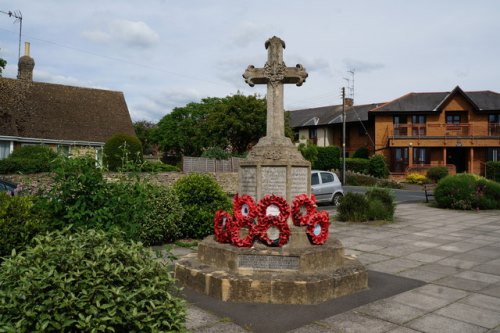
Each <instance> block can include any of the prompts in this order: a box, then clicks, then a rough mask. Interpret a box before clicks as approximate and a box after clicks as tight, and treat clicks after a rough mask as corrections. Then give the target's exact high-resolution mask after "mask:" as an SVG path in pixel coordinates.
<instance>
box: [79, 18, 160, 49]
mask: <svg viewBox="0 0 500 333" xmlns="http://www.w3.org/2000/svg"><path fill="white" fill-rule="evenodd" d="M82 36H83V37H84V38H86V39H88V40H90V41H92V42H95V43H109V42H112V41H117V42H119V43H122V44H126V45H128V46H134V47H151V46H154V45H155V44H157V43H158V41H159V40H160V36H159V34H158V33H157V32H156V31H154V30H153V29H151V28H150V27H149V26H148V25H147V24H146V23H144V22H142V21H129V20H114V21H111V22H110V23H109V24H108V25H107V26H106V27H104V28H103V29H100V30H99V29H97V30H85V31H83V32H82Z"/></svg>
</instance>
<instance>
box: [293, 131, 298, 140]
mask: <svg viewBox="0 0 500 333" xmlns="http://www.w3.org/2000/svg"><path fill="white" fill-rule="evenodd" d="M293 142H299V130H297V129H295V130H293Z"/></svg>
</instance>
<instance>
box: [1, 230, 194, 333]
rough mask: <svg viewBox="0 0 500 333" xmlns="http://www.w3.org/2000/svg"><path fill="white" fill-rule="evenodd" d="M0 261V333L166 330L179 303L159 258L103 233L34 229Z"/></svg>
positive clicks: (180, 325) (175, 320) (182, 314)
mask: <svg viewBox="0 0 500 333" xmlns="http://www.w3.org/2000/svg"><path fill="white" fill-rule="evenodd" d="M34 243H35V245H34V246H33V247H29V248H27V249H26V250H25V251H24V252H21V253H14V254H13V255H11V256H10V257H9V258H7V259H6V260H5V261H4V262H3V263H2V266H0V281H1V283H0V330H2V331H3V332H173V331H181V330H184V328H185V318H186V308H185V303H184V301H183V300H182V299H181V298H180V297H179V296H178V295H177V293H178V290H177V289H176V287H175V284H174V278H173V277H172V275H171V272H170V271H169V270H168V269H167V267H166V264H163V263H161V262H160V261H157V260H155V259H154V255H153V253H152V252H151V251H150V250H149V249H146V248H144V247H143V246H142V244H140V243H134V242H132V243H129V242H124V241H123V240H121V239H120V238H119V237H116V235H109V234H106V233H105V232H103V231H96V230H92V229H91V230H81V231H78V232H76V233H71V232H70V231H69V230H68V229H65V230H63V231H55V232H52V233H49V234H47V235H39V236H37V237H36V238H35V239H34Z"/></svg>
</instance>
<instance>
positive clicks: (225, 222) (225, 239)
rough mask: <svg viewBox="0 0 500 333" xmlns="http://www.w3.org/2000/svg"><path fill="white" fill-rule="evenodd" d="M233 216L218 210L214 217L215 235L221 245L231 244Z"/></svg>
mask: <svg viewBox="0 0 500 333" xmlns="http://www.w3.org/2000/svg"><path fill="white" fill-rule="evenodd" d="M231 220H232V217H231V214H229V213H228V212H225V211H222V210H218V211H216V212H215V216H214V233H215V239H216V240H217V241H218V242H219V243H230V242H231V236H230V234H229V230H230V228H231V224H232V223H231Z"/></svg>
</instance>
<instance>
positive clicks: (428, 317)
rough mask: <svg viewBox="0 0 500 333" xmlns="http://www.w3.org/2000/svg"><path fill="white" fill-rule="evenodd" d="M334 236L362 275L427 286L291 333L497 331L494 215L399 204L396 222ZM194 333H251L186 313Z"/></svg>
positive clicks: (337, 231) (498, 219)
mask: <svg viewBox="0 0 500 333" xmlns="http://www.w3.org/2000/svg"><path fill="white" fill-rule="evenodd" d="M332 228H333V229H332V231H333V235H334V236H335V237H337V238H339V239H340V240H341V241H342V243H343V244H344V246H345V248H346V253H347V254H349V255H354V256H357V257H358V258H359V259H360V260H361V262H362V263H363V264H365V265H366V267H367V269H369V270H372V271H378V272H384V273H389V274H394V275H399V276H402V277H408V278H412V279H417V280H421V281H425V282H427V284H426V285H424V286H422V287H419V288H416V289H413V290H410V291H407V292H404V293H401V294H398V295H395V296H392V297H389V298H386V299H381V300H378V301H375V302H372V303H369V304H366V305H363V306H360V307H358V308H355V309H353V310H350V311H347V312H344V313H341V314H338V315H335V316H332V317H328V318H325V319H323V320H320V321H317V322H313V323H310V324H308V325H306V326H303V327H301V328H298V329H295V330H293V331H291V332H294V333H306V332H311V333H313V332H314V333H322V332H370V333H377V332H392V333H411V332H428V333H431V332H436V333H446V332H450V333H452V332H453V333H459V332H496V333H500V211H499V210H496V211H480V212H469V211H465V212H464V211H453V210H443V209H437V208H431V207H428V206H426V205H425V204H422V203H415V204H400V205H398V206H397V209H396V214H395V223H393V224H387V225H382V226H376V225H367V224H359V223H343V222H335V223H334V224H333V225H332ZM187 327H188V329H189V330H191V331H192V332H249V331H248V330H246V329H244V328H242V327H240V326H238V325H236V324H234V323H232V322H231V320H230V319H229V318H220V317H217V316H215V315H214V314H211V313H210V312H208V311H205V310H203V309H201V308H198V307H196V306H194V305H189V307H188V321H187Z"/></svg>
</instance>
